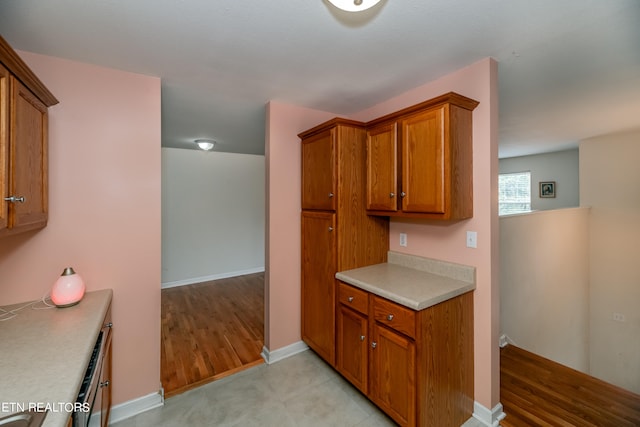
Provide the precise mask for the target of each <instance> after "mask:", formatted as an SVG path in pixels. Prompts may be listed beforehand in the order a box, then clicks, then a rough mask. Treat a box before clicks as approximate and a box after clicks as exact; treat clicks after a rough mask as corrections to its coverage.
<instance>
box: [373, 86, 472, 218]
mask: <svg viewBox="0 0 640 427" xmlns="http://www.w3.org/2000/svg"><path fill="white" fill-rule="evenodd" d="M477 105H478V103H477V102H476V101H474V100H472V99H469V98H466V97H463V96H461V95H458V94H455V93H449V94H446V95H443V96H440V97H438V98H434V99H432V100H429V101H425V102H423V103H421V104H418V105H415V106H413V107H409V108H406V109H404V110H401V111H398V112H396V113H393V114H390V115H387V116H384V117H381V118H379V119H376V120H373V121H372V122H369V123H368V124H367V210H368V212H369V214H371V215H385V216H404V217H413V218H424V219H440V220H459V219H465V218H471V217H472V216H473V161H472V157H473V147H472V121H471V119H472V111H473V109H474V108H475V107H476V106H477Z"/></svg>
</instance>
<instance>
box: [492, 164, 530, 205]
mask: <svg viewBox="0 0 640 427" xmlns="http://www.w3.org/2000/svg"><path fill="white" fill-rule="evenodd" d="M522 212H531V172H516V173H501V174H500V175H498V214H499V215H508V214H515V213H522Z"/></svg>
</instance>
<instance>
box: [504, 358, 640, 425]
mask: <svg viewBox="0 0 640 427" xmlns="http://www.w3.org/2000/svg"><path fill="white" fill-rule="evenodd" d="M500 400H501V402H502V405H503V406H504V412H505V413H506V414H507V417H506V418H505V419H504V420H503V421H502V422H501V425H502V426H503V427H530V426H576V427H594V426H598V427H608V426H610V427H637V426H640V396H639V395H637V394H634V393H631V392H629V391H627V390H624V389H621V388H619V387H616V386H614V385H611V384H608V383H606V382H604V381H601V380H598V379H596V378H594V377H591V376H589V375H586V374H583V373H581V372H578V371H576V370H573V369H571V368H568V367H566V366H563V365H560V364H558V363H555V362H553V361H551V360H548V359H545V358H543V357H540V356H538V355H535V354H533V353H530V352H528V351H525V350H522V349H520V348H518V347H515V346H512V345H509V346H507V347H505V348H503V349H501V351H500Z"/></svg>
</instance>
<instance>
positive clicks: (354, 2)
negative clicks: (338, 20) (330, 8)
mask: <svg viewBox="0 0 640 427" xmlns="http://www.w3.org/2000/svg"><path fill="white" fill-rule="evenodd" d="M329 2H330V3H331V4H332V5H334V6H335V7H337V8H338V9H342V10H346V11H347V12H360V11H363V10H367V9H369V8H370V7H373V6H375V5H376V4H378V3H380V0H329Z"/></svg>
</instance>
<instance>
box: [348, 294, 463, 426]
mask: <svg viewBox="0 0 640 427" xmlns="http://www.w3.org/2000/svg"><path fill="white" fill-rule="evenodd" d="M364 299H366V303H364V302H363V301H364ZM337 316H338V321H337V328H338V332H337V335H338V341H337V346H338V348H337V353H338V363H337V370H338V372H340V373H341V374H342V375H343V376H344V377H345V378H346V379H347V380H348V381H350V382H351V383H352V384H353V385H354V386H356V387H357V388H358V389H359V390H361V391H362V392H363V393H364V394H365V395H367V396H368V397H369V399H371V401H373V402H374V403H375V404H376V405H377V406H378V407H379V408H380V409H382V410H383V411H384V412H385V413H387V415H389V416H390V417H391V418H393V419H394V420H395V421H396V422H397V423H398V424H399V425H401V426H432V425H438V426H452V427H453V426H455V427H458V426H460V425H462V424H464V422H465V421H466V420H467V419H468V418H469V417H470V416H471V414H472V413H473V402H474V399H473V293H472V292H467V293H465V294H462V295H459V296H457V297H454V298H451V299H449V300H446V301H443V302H441V303H439V304H436V305H434V306H431V307H428V308H425V309H424V310H419V311H416V310H412V309H409V308H407V307H404V306H402V305H399V304H397V303H395V302H393V301H389V300H387V299H385V298H382V297H380V296H377V295H374V294H372V293H370V292H367V291H364V290H362V289H358V288H355V287H353V286H350V285H348V284H346V283H343V282H338V300H337ZM363 337H364V338H363Z"/></svg>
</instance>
